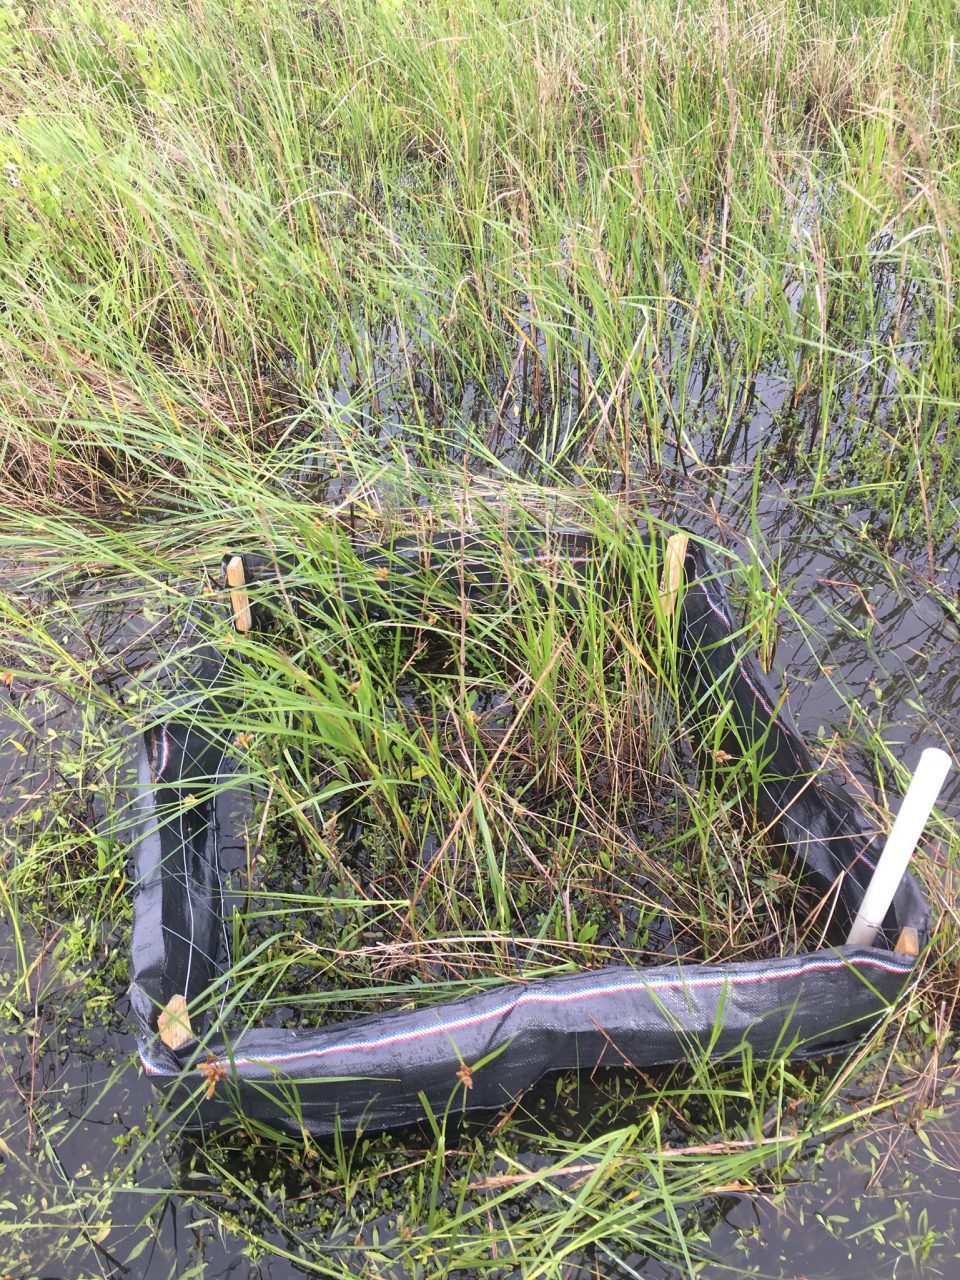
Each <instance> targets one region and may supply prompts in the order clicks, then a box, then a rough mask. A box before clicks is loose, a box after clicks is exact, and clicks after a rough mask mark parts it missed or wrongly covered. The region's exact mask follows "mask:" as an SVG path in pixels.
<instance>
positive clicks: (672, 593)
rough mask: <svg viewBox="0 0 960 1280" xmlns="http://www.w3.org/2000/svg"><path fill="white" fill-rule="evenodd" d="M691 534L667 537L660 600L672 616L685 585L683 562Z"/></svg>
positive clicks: (664, 609) (668, 614)
mask: <svg viewBox="0 0 960 1280" xmlns="http://www.w3.org/2000/svg"><path fill="white" fill-rule="evenodd" d="M689 541H690V535H689V534H686V533H675V534H673V536H672V537H670V538H668V539H667V549H666V552H665V553H664V557H663V576H662V577H661V579H660V600H661V601H662V603H663V611H664V613H665V614H666V615H667V617H668V618H672V617H673V614H674V612H675V611H676V608H677V601H678V599H679V598H680V591H681V589H682V587H683V562H684V560H685V558H686V555H687V544H688V543H689Z"/></svg>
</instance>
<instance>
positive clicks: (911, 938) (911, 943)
mask: <svg viewBox="0 0 960 1280" xmlns="http://www.w3.org/2000/svg"><path fill="white" fill-rule="evenodd" d="M893 950H894V952H895V954H896V955H898V956H918V955H919V954H920V935H919V934H918V933H917V931H916V929H909V928H907V929H901V930H900V937H899V938H898V939H897V945H896V946H895V947H894V948H893Z"/></svg>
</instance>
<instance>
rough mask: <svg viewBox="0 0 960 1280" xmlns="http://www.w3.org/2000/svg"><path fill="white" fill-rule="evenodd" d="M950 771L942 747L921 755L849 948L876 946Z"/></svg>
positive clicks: (868, 890)
mask: <svg viewBox="0 0 960 1280" xmlns="http://www.w3.org/2000/svg"><path fill="white" fill-rule="evenodd" d="M949 771H950V757H949V756H948V755H947V753H946V752H945V751H941V750H940V749H939V747H928V748H927V749H926V751H924V752H923V754H922V755H921V756H920V763H919V764H918V765H917V770H916V773H914V775H913V777H912V778H911V780H910V786H909V787H908V788H907V794H906V795H905V796H904V797H903V803H902V804H901V805H900V812H899V813H898V814H897V820H896V822H894V824H893V830H892V831H891V832H890V835H889V836H888V837H887V843H886V844H885V845H884V847H883V853H881V855H880V858H879V861H878V862H877V869H876V871H874V873H873V879H872V880H871V881H870V883H869V884H868V885H867V891H866V893H865V894H864V895H863V901H862V902H861V904H860V910H859V912H858V913H857V918H856V920H854V922H853V928H852V929H851V930H850V936H849V938H847V945H848V946H850V947H870V946H872V945H873V940H874V938H876V936H877V933H878V932H879V930H880V926H881V925H882V924H883V921H884V917H885V916H886V914H887V912H888V911H889V909H890V903H891V902H892V901H893V895H894V894H895V893H896V892H897V889H898V887H899V885H900V881H901V880H902V879H903V874H904V872H905V871H906V869H907V864H908V863H909V861H910V859H911V857H912V856H913V851H914V849H916V847H917V843H918V841H919V839H920V837H921V835H922V834H923V828H924V827H925V826H926V825H927V819H928V818H929V817H930V812H931V810H932V809H933V806H934V805H935V804H936V802H937V796H938V795H939V794H940V788H941V787H942V786H943V782H944V779H945V778H946V776H947V774H948V773H949Z"/></svg>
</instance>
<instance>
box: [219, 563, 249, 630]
mask: <svg viewBox="0 0 960 1280" xmlns="http://www.w3.org/2000/svg"><path fill="white" fill-rule="evenodd" d="M225 573H226V577H227V586H228V587H230V588H231V591H230V608H231V609H232V610H233V625H234V626H235V627H236V629H237V630H238V631H252V630H253V617H252V615H251V613H250V597H249V596H248V595H247V593H246V591H245V590H244V588H245V586H246V583H247V579H246V576H245V575H244V572H243V557H242V556H231V557H230V559H229V560H228V561H227V565H226V569H225Z"/></svg>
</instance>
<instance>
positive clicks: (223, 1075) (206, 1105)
mask: <svg viewBox="0 0 960 1280" xmlns="http://www.w3.org/2000/svg"><path fill="white" fill-rule="evenodd" d="M510 542H511V551H512V557H513V558H512V562H511V563H512V567H513V570H514V571H515V570H516V568H517V566H518V565H519V566H520V567H521V569H522V566H523V565H524V564H525V563H529V564H536V565H537V566H540V567H542V566H543V565H544V564H545V563H547V562H549V563H556V564H560V565H562V566H564V568H565V569H566V570H567V571H568V572H567V576H566V577H565V578H564V579H563V581H564V583H565V584H566V585H561V586H559V587H558V588H557V589H558V590H571V591H573V590H575V586H571V585H570V584H571V574H572V575H573V577H574V578H575V577H576V576H577V575H579V574H581V573H582V572H583V571H584V570H585V568H586V567H587V566H589V565H591V564H593V565H594V567H596V563H597V559H598V555H599V552H598V550H597V547H596V543H595V540H594V538H593V537H592V536H591V535H588V534H583V533H562V534H557V533H553V534H551V535H550V538H549V545H548V546H546V547H544V545H543V535H542V534H539V535H535V534H530V533H515V534H513V535H511V538H510ZM680 546H681V548H685V550H682V551H681V554H682V555H683V561H682V565H683V586H682V591H681V593H680V594H679V597H678V600H679V603H678V606H677V607H678V618H677V646H678V653H679V657H680V669H681V673H682V679H683V682H684V686H685V692H687V693H688V695H689V697H690V698H691V699H692V700H693V699H696V700H698V701H699V702H701V703H702V704H703V705H704V706H705V707H706V709H707V710H708V711H709V709H710V707H711V706H714V707H716V710H717V714H719V711H720V707H721V704H722V706H723V707H724V709H725V715H726V720H725V723H726V725H727V728H726V730H725V733H724V742H723V746H724V750H725V751H726V752H728V753H729V754H731V755H733V756H734V757H736V756H738V754H739V755H743V754H745V753H746V752H747V751H749V750H750V749H751V747H753V746H755V745H756V743H757V742H758V740H759V741H762V754H763V759H764V761H765V765H764V769H763V781H762V785H761V786H760V789H759V793H758V795H757V796H756V797H755V799H754V805H755V808H756V817H757V822H758V823H759V824H762V826H763V827H764V828H765V829H767V830H768V831H769V832H770V833H771V835H772V836H773V838H774V840H775V842H776V844H778V845H779V846H781V847H782V849H783V852H784V856H785V858H786V860H787V863H788V865H790V866H792V868H793V869H794V871H795V873H796V874H797V875H798V876H802V877H804V878H805V879H806V880H807V881H808V882H809V883H810V884H811V885H812V886H813V887H814V888H815V889H817V890H818V891H819V892H820V893H822V894H823V895H825V896H826V895H831V897H830V906H829V909H830V911H831V912H832V918H833V922H834V928H835V931H836V936H837V937H843V936H845V933H846V929H847V927H848V925H849V922H850V921H851V920H852V918H853V916H854V915H855V913H856V910H857V907H858V905H859V902H860V899H861V897H862V894H863V891H864V888H865V887H866V884H867V883H868V881H869V879H870V875H871V873H872V870H873V865H874V864H873V857H874V856H875V855H876V854H877V853H878V852H879V848H875V847H874V846H873V834H872V833H871V832H870V830H869V829H868V827H867V823H866V821H865V819H864V817H863V815H862V813H861V812H860V810H859V808H858V806H857V804H856V802H855V801H854V799H853V798H852V796H851V795H849V794H848V793H847V792H846V791H845V790H844V789H842V788H839V787H837V786H835V785H833V784H832V783H831V782H829V781H828V780H827V779H825V778H823V777H821V776H819V775H818V769H817V766H816V764H815V763H814V761H813V759H812V757H811V756H810V754H809V752H808V751H807V749H806V748H805V746H804V745H803V743H802V741H801V740H800V738H799V736H798V734H797V732H796V731H795V729H794V728H793V726H792V725H791V724H790V723H789V721H788V720H787V718H786V715H785V713H784V712H783V710H782V709H781V708H780V705H779V700H778V698H777V695H776V694H775V692H774V691H773V689H772V688H771V685H770V682H769V680H768V678H767V677H766V675H765V674H764V672H763V671H762V669H761V667H760V665H759V662H758V661H757V660H756V659H755V657H753V656H752V655H751V654H750V653H745V652H742V651H741V644H740V643H739V641H738V639H737V636H736V629H735V627H734V624H733V621H732V618H731V615H730V609H729V605H728V602H727V598H726V594H725V592H724V589H723V586H722V583H721V581H720V579H719V577H718V575H717V573H716V571H715V570H714V567H713V565H712V563H711V560H710V558H709V557H708V555H707V554H706V553H705V551H704V550H703V549H702V548H701V547H700V546H698V545H697V544H696V543H695V542H694V541H693V539H692V538H691V539H690V541H689V543H687V542H686V541H684V542H681V544H680ZM662 549H663V548H662V546H661V547H660V551H661V552H662ZM357 554H358V556H359V565H360V567H361V568H362V569H363V570H364V572H363V573H361V574H359V575H358V580H356V581H353V582H352V583H349V584H348V583H347V582H345V581H343V582H341V583H340V589H339V591H338V593H337V594H336V595H335V596H334V595H331V597H330V600H329V606H330V607H331V608H337V609H339V610H343V609H346V610H347V611H350V610H358V611H362V612H363V614H364V615H367V616H369V614H370V613H371V612H375V611H376V609H377V604H378V598H380V599H381V600H382V599H384V598H385V596H386V593H388V592H390V593H395V592H396V591H397V590H398V589H400V588H398V582H399V583H400V584H401V585H402V584H403V583H405V582H406V581H407V580H408V579H409V581H410V582H417V583H422V582H423V581H424V580H425V579H430V578H432V579H433V580H442V579H443V578H444V577H446V578H447V579H448V580H449V582H451V583H455V584H456V587H457V590H458V591H459V592H460V593H461V594H464V593H465V594H467V595H470V596H476V597H482V596H485V595H486V596H489V595H490V593H492V592H497V591H501V590H504V589H506V588H505V584H504V577H503V567H502V549H498V548H497V547H495V546H494V545H493V543H492V542H491V541H490V540H486V539H484V538H481V537H464V535H462V534H461V533H459V532H457V533H455V534H451V535H448V536H436V537H434V538H433V539H432V540H430V541H429V543H427V544H424V543H423V542H415V541H404V542H401V543H395V544H394V545H393V546H392V547H391V548H390V549H389V550H382V549H374V550H361V551H359V552H358V553H357ZM498 557H501V558H498ZM240 561H241V563H242V565H243V569H244V578H245V581H246V582H247V583H248V584H255V583H257V582H258V581H261V582H263V581H267V580H270V579H274V578H276V579H277V580H278V581H281V580H282V578H283V571H282V567H280V566H278V565H276V564H275V563H273V562H272V561H271V560H269V559H268V558H266V557H257V556H255V555H243V556H241V557H240ZM604 589H605V590H609V591H610V592H611V593H616V592H617V591H618V590H621V589H625V586H624V584H623V583H622V582H620V581H618V577H617V571H616V570H612V571H611V572H610V574H609V576H608V580H607V581H606V582H605V584H604ZM291 592H292V594H293V603H294V605H296V603H297V597H296V593H295V591H294V590H293V589H291ZM317 603H318V602H317V601H316V600H312V601H311V605H312V606H313V607H316V606H317ZM319 603H320V607H323V602H322V601H321V602H319ZM259 620H260V621H262V618H261V619H259ZM257 621H258V618H257V616H256V611H254V622H255V623H256V622H257ZM224 663H225V659H224V657H223V656H222V655H221V654H220V653H218V652H216V651H215V650H214V649H213V648H208V649H207V650H205V651H204V652H202V653H201V654H200V656H199V658H198V660H197V662H196V665H195V669H194V674H193V677H192V683H193V692H194V694H195V693H196V690H197V686H200V687H202V688H205V689H206V690H207V692H206V694H205V696H206V697H207V698H208V699H209V706H210V710H211V714H210V717H209V718H210V719H211V720H212V719H213V714H212V712H213V708H214V706H216V708H217V711H218V713H219V716H220V720H221V721H222V718H223V716H222V710H221V709H220V707H219V703H217V698H218V693H217V683H218V679H219V676H220V672H221V670H222V669H223V666H224ZM190 706H191V709H190V711H189V714H187V713H183V714H179V713H177V712H174V714H173V715H172V716H171V718H170V719H168V720H167V721H166V723H164V724H162V725H158V726H156V727H153V728H150V729H148V730H147V731H146V732H145V734H144V737H143V744H142V749H141V757H140V765H139V783H140V785H139V788H138V804H139V812H140V830H139V834H138V837H137V843H136V849H135V857H136V889H135V898H134V928H133V944H132V1003H133V1010H134V1016H135V1019H136V1026H137V1036H138V1044H139V1049H140V1055H141V1059H142V1062H143V1066H144V1068H145V1070H146V1072H147V1073H148V1074H149V1076H150V1077H151V1078H152V1079H153V1080H154V1082H155V1083H156V1084H157V1085H158V1086H159V1087H162V1088H163V1089H164V1090H165V1091H166V1092H167V1095H168V1099H169V1103H170V1105H171V1106H173V1107H178V1108H179V1110H178V1112H177V1114H178V1116H179V1117H180V1118H181V1119H182V1121H183V1123H185V1124H189V1125H197V1124H201V1123H205V1122H207V1121H213V1120H216V1119H218V1118H226V1117H227V1116H229V1115H230V1114H231V1112H232V1109H233V1108H235V1107H238V1108H239V1109H240V1110H241V1111H243V1112H244V1113H245V1114H246V1115H248V1116H249V1117H251V1118H253V1119H256V1120H260V1121H264V1122H268V1123H270V1124H272V1125H274V1126H278V1127H285V1128H291V1127H292V1128H295V1129H299V1128H301V1127H302V1128H305V1129H307V1130H310V1131H312V1132H315V1133H328V1132H331V1131H332V1130H333V1129H334V1128H335V1127H336V1126H337V1125H338V1124H341V1125H343V1126H344V1127H345V1128H348V1129H354V1128H363V1129H371V1128H385V1127H391V1126H398V1125H403V1124H407V1123H411V1122H415V1121H417V1120H419V1119H421V1118H423V1116H424V1114H425V1107H429V1108H430V1110H431V1111H432V1112H433V1113H434V1114H437V1113H441V1114H442V1113H444V1112H445V1111H447V1110H448V1109H450V1110H454V1111H460V1110H463V1109H468V1108H494V1107H500V1106H503V1105H505V1104H507V1103H509V1102H511V1101H512V1100H513V1099H515V1098H516V1097H517V1096H518V1095H519V1094H520V1093H521V1092H522V1091H523V1090H524V1089H525V1088H527V1087H528V1086H529V1085H531V1084H532V1083H533V1082H534V1081H536V1080H537V1078H538V1077H539V1076H540V1075H542V1074H543V1073H544V1072H546V1071H548V1070H552V1069H557V1068H572V1067H591V1066H594V1065H595V1064H598V1063H602V1064H604V1065H610V1066H615V1065H620V1064H621V1063H622V1062H623V1061H624V1060H626V1061H629V1062H630V1063H632V1064H635V1065H637V1066H642V1067H651V1066H656V1065H661V1064H668V1063H673V1062H679V1061H682V1060H684V1059H685V1058H687V1057H688V1056H691V1055H694V1054H696V1053H697V1052H702V1051H703V1049H704V1047H708V1048H709V1052H710V1053H711V1054H712V1055H714V1056H717V1057H719V1056H722V1055H724V1054H729V1053H734V1052H736V1051H737V1050H738V1049H739V1047H740V1046H741V1045H743V1044H744V1043H746V1042H748V1043H749V1044H750V1046H751V1048H752V1050H753V1053H754V1055H755V1056H761V1057H762V1056H773V1055H776V1054H779V1053H787V1052H789V1053H790V1054H793V1055H797V1056H800V1055H810V1054H815V1053H822V1052H826V1051H828V1050H830V1049H833V1048H836V1047H840V1046H842V1045H845V1044H849V1043H851V1042H853V1041H854V1040H856V1039H857V1038H858V1037H859V1036H861V1035H862V1034H864V1033H865V1032H866V1031H867V1030H868V1029H869V1028H870V1027H871V1026H872V1025H874V1024H875V1022H876V1020H877V1019H878V1018H879V1017H881V1016H882V1015H883V1014H884V1013H885V1012H886V1011H887V1009H888V1008H889V1006H890V1004H891V1003H892V1002H894V1001H895V1000H896V999H897V997H898V995H899V994H900V993H901V991H902V990H903V988H904V986H905V985H906V984H907V983H908V982H909V981H910V979H911V975H912V971H913V967H914V965H915V963H916V960H915V959H914V957H913V956H911V955H909V954H898V953H897V952H895V950H894V947H895V945H896V943H897V940H898V938H899V937H900V935H901V932H902V931H903V930H904V929H907V930H912V931H914V933H915V939H916V941H917V942H918V944H919V946H920V947H922V946H923V945H924V944H925V942H926V941H927V938H928V932H929V909H928V907H927V904H926V902H925V900H924V898H923V895H922V894H921V892H920V889H919V887H918V885H917V883H916V881H915V880H914V879H913V878H912V877H910V876H907V877H905V879H904V881H903V883H902V884H901V886H900V889H899V891H898V893H897V896H896V898H895V901H894V904H893V906H892V907H891V910H890V913H889V915H888V918H887V920H886V921H885V923H884V929H883V931H882V934H881V935H880V936H879V937H878V939H877V945H876V946H875V947H871V948H863V949H857V950H854V949H851V948H848V947H845V946H842V945H837V946H834V947H825V948H823V949H821V950H818V951H815V952H812V953H810V954H804V955H795V956H788V957H784V958H781V959H775V960H770V961H764V962H751V963H730V964H723V965H696V964H691V965H682V964H677V963H671V964H660V965H655V966H653V967H637V968H633V967H631V966H630V965H627V964H611V965H608V966H606V967H603V968H598V969H591V970H585V971H581V972H577V973H572V974H568V975H563V976H556V977H549V978H543V979H539V980H531V981H516V982H505V983H503V984H502V985H499V986H496V987H493V988H488V989H486V990H484V991H482V992H481V993H480V994H476V995H470V996H467V997H464V998H461V999H457V1000H453V1001H449V1002H446V1003H443V1004H439V1005H433V1006H430V1007H425V1008H421V1009H415V1010H413V1011H400V1012H390V1013H386V1014H382V1015H378V1016H372V1017H363V1018H358V1019H356V1020H353V1021H347V1022H342V1021H341V1022H338V1023H337V1024H336V1025H332V1026H330V1027H326V1028H324V1027H321V1028H320V1029H317V1030H311V1031H285V1030H275V1029H267V1028H246V1027H240V1028H236V1029H235V1028H233V1027H231V1026H230V1025H228V1023H229V1020H227V1021H226V1022H223V1023H221V1022H219V1021H218V1019H217V1018H212V1017H210V1016H209V1015H208V1016H207V1017H206V1018H196V1017H192V1018H191V1024H190V1028H191V1035H196V1036H197V1037H198V1038H190V1039H189V1040H188V1041H187V1043H184V1044H182V1045H181V1046H180V1047H178V1048H171V1047H170V1046H169V1043H168V1042H167V1041H168V1040H169V1037H167V1040H165V1039H163V1038H161V1035H160V1034H159V1031H158V1018H159V1017H160V1015H161V1014H162V1012H163V1011H165V1010H166V1011H167V1012H168V1014H169V1011H170V1009H171V1008H175V1007H179V1006H178V1005H177V1002H178V1001H185V1002H186V1006H188V1007H190V1008H191V1009H192V1008H193V1007H194V1006H195V1005H203V1004H204V993H205V992H208V991H209V989H210V987H211V984H212V983H214V982H216V981H217V979H218V978H219V976H220V975H221V973H222V971H223V966H224V960H225V958H226V955H227V951H228V946H227V937H226V929H225V921H224V918H223V898H222V882H221V869H220V863H219V856H218V848H219V842H220V840H221V837H222V834H223V831H222V828H223V826H224V823H225V821H227V819H226V818H225V814H226V812H227V809H226V805H225V799H226V798H227V796H228V791H229V788H228V787H227V788H225V787H223V786H221V787H220V788H219V789H216V788H210V789H211V790H213V791H216V794H212V795H210V796H209V797H208V798H204V796H203V794H202V784H204V783H208V784H209V783H213V782H215V781H216V780H217V779H219V778H220V777H221V774H222V772H223V766H224V757H225V748H224V744H223V742H222V741H220V740H218V739H217V738H216V737H215V735H214V734H212V733H211V732H210V731H209V729H208V728H207V727H206V725H205V717H204V709H203V705H202V703H201V705H200V706H199V708H198V707H197V705H196V698H195V697H194V698H193V699H192V700H191V703H190ZM194 791H200V792H201V795H200V797H199V799H197V798H195V796H194V794H193V792H194ZM171 1002H173V1003H171ZM206 1003H207V1004H208V1005H210V1004H211V1003H212V1002H210V1001H207V1002H206ZM464 1067H467V1068H469V1071H466V1072H465V1071H464ZM181 1104H182V1106H181Z"/></svg>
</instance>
